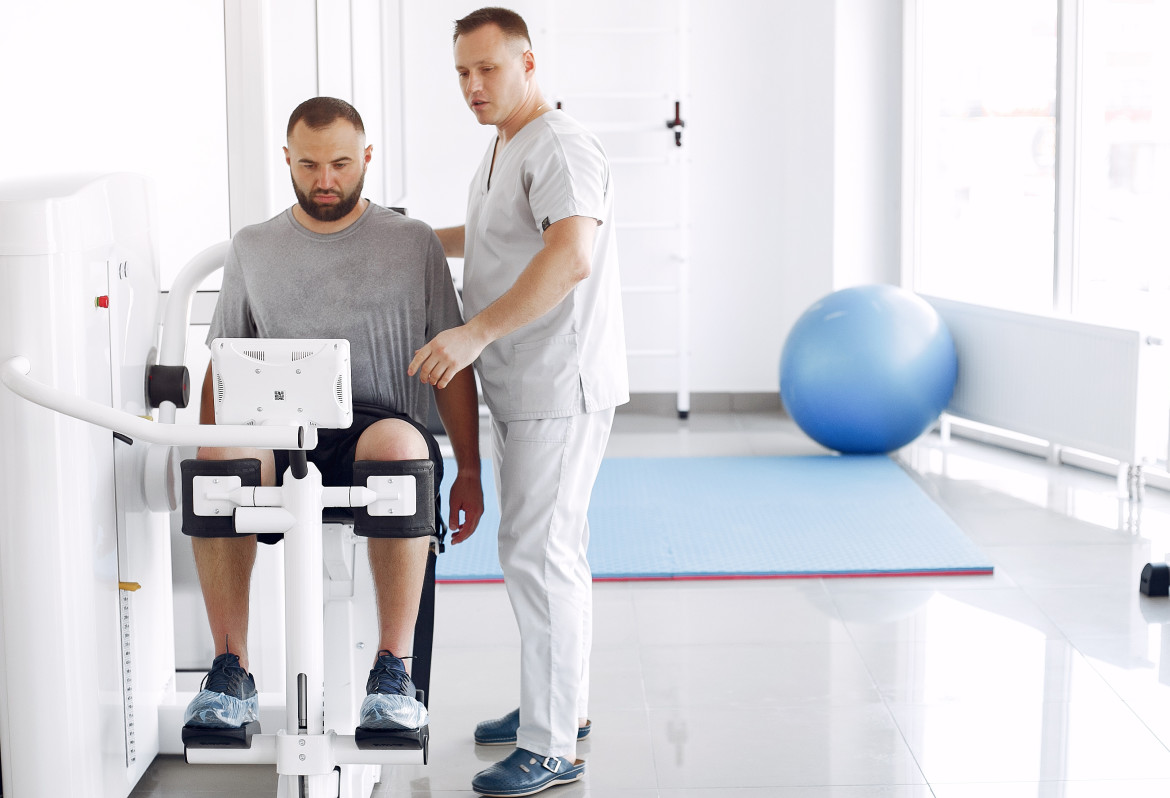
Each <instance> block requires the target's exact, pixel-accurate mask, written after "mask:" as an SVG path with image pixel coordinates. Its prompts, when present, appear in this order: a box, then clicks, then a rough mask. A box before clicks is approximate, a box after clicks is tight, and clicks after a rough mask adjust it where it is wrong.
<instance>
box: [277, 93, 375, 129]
mask: <svg viewBox="0 0 1170 798" xmlns="http://www.w3.org/2000/svg"><path fill="white" fill-rule="evenodd" d="M338 119H344V120H345V121H346V122H349V123H350V124H351V125H353V129H354V130H356V131H357V132H358V133H361V134H362V135H365V132H366V126H365V125H363V124H362V115H361V114H359V113H358V112H357V109H356V108H354V107H353V106H352V105H350V104H349V103H347V102H346V101H345V100H339V99H337V98H336V97H313V98H311V99H308V100H305V101H304V102H303V103H301V104H300V105H298V106H297V107H296V108H294V109H293V112H292V116H290V117H289V118H288V130H286V131H285V137H288V136H291V135H292V132H293V128H294V127H296V126H297V122H300V121H304V123H305V124H306V125H308V126H309V129H310V130H323V129H324V128H327V127H329V126H330V125H332V124H333V123H334V122H336V121H337V120H338Z"/></svg>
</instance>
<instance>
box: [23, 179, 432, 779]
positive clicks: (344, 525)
mask: <svg viewBox="0 0 1170 798" xmlns="http://www.w3.org/2000/svg"><path fill="white" fill-rule="evenodd" d="M151 222H152V220H151V210H150V197H149V189H148V187H147V185H146V184H145V181H144V180H143V179H142V178H139V177H136V176H133V175H112V176H106V177H102V178H97V179H73V180H69V179H63V180H58V181H54V182H44V183H39V184H37V185H35V186H29V185H22V186H0V280H2V282H0V284H3V285H4V287H5V291H4V292H2V294H0V380H2V381H3V383H4V385H5V386H7V388H8V390H0V507H2V508H3V513H4V517H5V524H4V527H3V529H0V700H2V701H3V706H4V710H5V711H4V712H2V713H0V778H2V786H3V793H4V794H5V795H14V796H15V795H50V794H61V795H72V796H103V797H106V798H108V797H114V798H117V797H118V796H125V795H128V794H129V792H130V791H131V790H132V789H133V788H134V785H135V784H136V783H137V781H138V780H139V779H140V778H141V776H142V774H143V773H144V772H145V769H146V767H148V766H149V764H150V762H151V761H152V760H153V758H154V756H155V755H156V754H157V753H159V752H166V751H168V750H174V748H173V745H174V743H171V742H167V741H168V740H174V741H179V740H180V735H181V731H180V728H179V727H180V726H181V722H180V721H179V719H180V718H181V715H182V710H183V707H184V706H185V703H186V698H187V696H184V695H183V694H182V693H181V692H179V691H177V690H176V673H175V669H174V629H173V621H172V612H171V610H172V604H171V600H172V594H171V590H172V585H171V572H170V555H171V553H170V545H169V536H168V534H167V531H166V526H167V522H168V515H169V513H170V511H172V510H174V509H176V508H177V506H178V503H179V496H180V494H181V481H180V479H179V472H180V470H181V469H180V468H179V464H178V460H179V457H178V455H177V451H178V450H177V447H180V446H188V447H189V446H229V445H231V446H251V447H255V448H269V449H286V450H289V451H290V452H300V453H301V455H299V456H298V457H297V458H295V460H299V459H301V458H302V457H303V452H304V451H305V450H306V449H308V448H311V446H312V444H313V441H314V437H315V427H314V424H313V422H312V420H311V419H305V418H301V419H299V420H296V421H297V423H296V424H291V423H289V422H288V420H287V419H285V420H284V421H282V422H281V423H279V424H272V423H262V424H238V425H230V424H225V425H215V426H202V427H200V426H196V425H181V424H175V423H174V419H175V410H176V408H177V407H181V406H183V405H184V404H185V403H186V401H187V398H188V395H189V380H188V378H187V376H186V372H185V369H184V368H183V365H182V364H183V362H184V354H185V342H186V333H187V330H186V328H187V321H188V319H189V314H190V301H191V294H193V292H194V290H195V288H197V286H198V285H199V283H200V282H202V279H203V277H205V276H206V275H207V274H208V273H210V271H213V270H214V269H216V268H218V267H219V265H222V255H223V250H224V248H225V246H224V245H217V247H212V248H209V250H207V251H205V252H204V253H201V255H200V256H197V257H196V259H195V260H194V261H193V262H192V265H191V268H189V269H185V270H184V272H183V273H182V274H181V275H180V276H179V278H177V279H176V281H175V285H174V287H173V288H172V291H171V294H170V297H169V300H168V301H167V302H166V307H165V314H164V318H163V330H162V337H161V339H159V338H158V334H157V333H158V321H159V315H160V312H159V310H160V305H161V303H160V295H159V286H158V265H157V263H158V261H157V248H156V246H155V242H154V241H153V239H152V237H151V230H152V229H153V225H152V223H151ZM156 340H158V341H159V343H158V346H156V345H155V342H156ZM270 420H271V419H270ZM290 470H291V469H290ZM299 470H300V467H299V466H298V471H299ZM304 470H305V475H304V476H303V477H297V478H295V479H292V480H289V482H291V483H292V484H291V485H290V484H289V483H288V482H286V486H285V487H284V488H276V489H273V490H276V491H280V494H279V495H277V494H272V493H270V492H268V491H264V490H259V491H257V492H256V495H258V496H259V497H260V498H259V499H256V498H254V497H253V498H248V499H244V501H245V502H252V503H253V504H255V506H249V505H248V504H247V503H245V504H243V505H241V504H240V503H239V500H240V499H241V498H242V497H241V494H239V493H237V494H231V492H230V491H229V492H228V494H229V495H226V496H225V495H220V494H221V493H222V492H220V493H217V494H216V495H214V496H213V497H211V498H209V493H214V491H211V489H207V490H205V491H204V493H203V494H202V499H201V501H207V502H211V503H213V504H214V503H215V502H219V503H221V506H220V508H219V509H220V510H221V513H222V512H223V510H224V506H226V505H225V504H223V503H226V504H228V505H232V507H233V509H232V515H233V516H239V517H241V524H242V525H243V528H250V525H260V526H263V525H269V526H281V525H284V524H286V523H287V524H288V530H289V531H286V542H285V543H284V544H283V545H284V548H285V551H284V555H285V558H284V559H285V565H286V574H285V582H286V585H294V586H299V587H300V589H295V590H294V592H295V593H296V595H295V596H290V595H289V593H288V591H287V589H286V595H285V601H286V613H287V617H288V619H289V625H288V628H289V630H290V631H289V633H287V634H286V636H285V642H286V646H287V649H288V652H289V653H288V656H287V657H286V663H287V664H286V668H287V674H286V678H285V680H284V681H285V684H284V685H283V687H284V695H285V701H284V704H285V705H284V706H283V707H281V706H272V705H271V702H269V704H268V705H265V704H263V703H262V710H261V721H262V723H261V725H262V727H263V729H264V730H265V731H268V732H270V733H268V734H265V733H263V732H261V733H259V734H258V735H257V734H255V733H254V734H253V735H252V736H251V740H250V741H249V740H248V739H247V734H246V732H245V735H244V736H245V739H244V741H243V742H244V744H245V746H247V747H233V748H229V747H226V746H224V745H222V744H212V745H209V744H208V743H207V741H206V740H204V741H200V740H195V739H189V740H188V741H187V744H186V745H183V743H182V742H179V743H178V745H179V746H180V747H179V750H183V749H184V748H185V750H186V753H187V757H188V761H191V762H206V763H214V762H271V763H274V764H275V765H276V768H277V771H278V774H279V778H280V788H279V790H280V794H281V795H289V796H294V795H313V796H319V795H330V796H347V797H348V796H358V795H361V796H365V795H368V794H369V792H370V790H372V787H373V784H374V783H376V782H377V780H378V778H379V775H380V768H381V766H382V765H384V764H390V763H400V762H413V763H418V762H425V760H426V755H427V746H426V740H425V739H424V738H423V737H422V736H421V735H419V736H418V737H417V739H416V740H415V745H413V746H409V745H407V742H408V741H403V740H398V741H389V740H387V739H386V738H382V739H381V740H379V739H377V737H378V735H375V739H374V740H373V741H372V742H371V741H369V740H363V741H361V744H359V741H358V740H357V735H356V734H353V733H352V732H353V729H354V725H353V723H354V722H356V721H355V720H354V721H351V720H350V718H356V703H355V702H356V701H360V697H359V696H360V695H362V694H364V689H363V688H364V677H365V674H366V673H368V670H369V668H370V665H371V664H372V660H373V655H374V652H373V651H370V650H367V651H362V650H360V649H357V648H356V647H355V645H354V643H353V631H352V630H353V627H354V612H355V611H354V606H355V605H356V604H357V603H358V602H357V601H355V600H353V599H352V598H351V597H352V596H353V595H354V593H355V591H357V590H358V587H357V586H358V585H360V583H361V578H360V577H361V576H362V567H361V565H360V557H359V556H358V553H359V552H360V550H361V549H362V548H363V547H362V545H361V541H360V540H359V539H357V538H356V537H355V535H354V534H353V531H352V530H353V521H352V520H350V519H348V518H334V517H332V516H331V515H330V516H329V517H328V518H327V520H329V522H330V523H326V524H324V525H323V524H322V514H321V508H322V507H329V506H330V505H332V506H334V507H335V508H336V510H326V513H327V514H330V513H334V512H336V511H345V510H346V509H347V508H348V507H351V506H353V505H354V504H358V505H361V506H366V505H368V504H370V503H375V502H390V503H391V504H392V503H393V501H395V499H393V497H389V496H384V495H382V493H380V492H379V491H378V490H374V491H372V493H365V492H363V490H350V489H348V488H342V489H340V490H344V491H345V492H346V496H345V497H344V500H343V499H342V497H340V495H339V494H337V493H336V491H333V490H331V489H327V488H325V487H324V486H320V485H319V477H318V479H317V481H316V482H314V481H313V477H312V471H311V470H310V469H308V468H305V469H304ZM313 470H315V469H313ZM192 485H194V480H192ZM357 487H358V488H361V487H362V486H357ZM201 490H203V488H202V487H201ZM365 490H370V489H369V488H366V489H365ZM397 500H398V501H401V499H397ZM192 501H194V500H192ZM257 502H259V503H258V504H257ZM424 506H425V505H424ZM213 510H214V508H213ZM241 510H243V512H242V515H241V513H240V511H241ZM277 519H279V520H277ZM290 519H291V520H290ZM294 540H295V541H297V542H296V543H295V545H290V544H291V543H293V541H294ZM438 545H439V544H438V541H437V540H436V541H433V542H432V550H431V555H430V561H429V564H428V572H427V580H426V583H425V585H426V586H425V588H424V596H423V605H422V607H421V608H420V617H419V623H418V625H417V627H416V644H415V645H416V649H415V650H416V656H418V655H421V656H418V658H417V660H416V662H415V664H414V668H413V671H414V672H413V678H414V681H415V683H416V686H417V687H418V688H419V689H420V692H421V693H422V696H423V698H424V703H425V699H426V697H427V695H428V694H429V656H428V655H429V652H430V646H431V637H430V636H431V633H432V630H433V600H434V593H433V590H434V561H435V555H436V553H437V547H438ZM302 549H303V550H302ZM323 575H324V581H323ZM302 615H304V616H306V617H307V618H308V622H307V626H311V627H312V631H310V632H306V633H304V634H301V633H299V632H292V631H291V630H293V629H294V628H298V629H299V628H307V627H306V626H303V623H304V622H303V619H302V618H301V616H302ZM318 630H320V631H318ZM326 655H327V656H326ZM302 674H304V678H301V675H302ZM264 698H265V694H263V693H262V698H261V700H262V702H264ZM302 720H303V721H304V722H303V723H302ZM249 742H250V745H248V743H249ZM404 746H405V747H404Z"/></svg>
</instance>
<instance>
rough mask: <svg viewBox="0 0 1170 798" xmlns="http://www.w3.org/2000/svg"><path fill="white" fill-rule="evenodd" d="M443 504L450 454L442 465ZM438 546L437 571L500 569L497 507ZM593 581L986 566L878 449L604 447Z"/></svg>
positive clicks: (444, 575)
mask: <svg viewBox="0 0 1170 798" xmlns="http://www.w3.org/2000/svg"><path fill="white" fill-rule="evenodd" d="M446 472H447V476H446V478H445V479H444V484H443V496H444V513H446V512H447V510H446V507H447V504H446V495H447V491H448V490H449V488H450V480H451V479H452V478H453V477H454V475H455V464H454V463H448V464H447V469H446ZM483 479H484V485H483V488H484V504H485V510H484V517H483V520H482V521H481V522H480V525H479V529H478V530H477V531H476V533H475V534H474V535H472V537H471V538H470V539H469V540H467V541H465V542H463V543H461V544H459V545H457V546H451V545H448V546H447V550H446V552H445V553H443V554H442V555H441V556H440V557H439V560H438V566H437V571H436V576H437V579H438V581H440V582H483V581H498V580H500V579H502V575H501V573H500V565H499V560H498V557H497V553H496V532H497V529H498V527H499V506H498V504H497V502H496V495H495V485H494V484H493V480H492V469H491V464H490V463H489V462H485V463H484V465H483ZM589 528H590V535H591V541H590V547H589V562H590V565H591V566H592V568H593V577H594V579H595V580H603V579H614V580H637V579H719V578H724V579H727V578H782V577H835V576H910V575H938V574H987V573H991V572H992V566H991V564H990V561H989V560H988V559H987V557H986V556H984V555H983V554H982V553H981V552H980V551H979V549H978V548H976V547H975V545H974V544H973V543H972V542H971V541H970V540H969V539H968V538H967V537H966V535H964V534H963V532H962V530H960V529H959V527H958V526H957V525H956V524H955V522H954V521H952V520H951V518H950V516H948V515H947V514H946V513H945V512H944V511H943V510H942V509H941V508H940V507H939V506H938V505H937V504H935V503H934V501H933V500H932V499H931V498H930V497H929V496H928V495H927V494H926V493H925V492H924V491H923V490H922V488H921V487H919V485H918V483H916V482H915V481H914V479H913V478H912V477H911V476H910V475H909V474H907V473H906V472H905V471H903V470H902V468H901V467H900V466H898V464H896V463H894V462H893V461H892V460H890V459H889V458H888V457H885V456H881V455H879V456H848V457H846V456H829V455H826V456H811V457H694V458H614V459H606V460H605V461H604V462H603V463H602V466H601V473H600V474H599V475H598V478H597V484H596V487H595V488H594V491H593V501H592V503H591V504H590V509H589Z"/></svg>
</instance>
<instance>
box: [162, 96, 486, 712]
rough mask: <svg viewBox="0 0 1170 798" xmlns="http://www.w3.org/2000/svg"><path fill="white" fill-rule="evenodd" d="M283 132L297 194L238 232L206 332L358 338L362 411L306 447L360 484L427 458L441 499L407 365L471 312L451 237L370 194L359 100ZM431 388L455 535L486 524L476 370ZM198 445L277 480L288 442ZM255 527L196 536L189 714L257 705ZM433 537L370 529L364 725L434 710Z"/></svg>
mask: <svg viewBox="0 0 1170 798" xmlns="http://www.w3.org/2000/svg"><path fill="white" fill-rule="evenodd" d="M287 139H288V146H287V147H285V148H284V153H285V161H286V162H287V163H288V164H289V166H290V168H291V172H292V184H293V189H294V191H295V193H296V197H297V204H296V205H293V206H292V207H291V208H289V209H287V210H285V211H284V212H282V213H281V214H280V215H278V216H276V217H274V218H273V219H270V220H269V221H267V222H264V223H262V224H257V225H252V226H250V227H246V228H244V229H243V230H240V231H239V233H237V234H236V236H235V237H234V238H233V239H232V242H231V247H230V249H229V250H228V254H227V258H226V261H225V263H224V269H223V285H222V288H221V289H220V294H219V302H218V304H217V305H216V308H215V315H214V317H213V319H212V323H211V331H210V333H209V334H208V338H207V340H208V342H210V341H211V340H212V339H213V338H346V339H348V340H349V342H350V368H351V384H352V391H353V410H354V412H353V424H352V426H351V427H350V428H349V429H344V430H320V431H319V442H318V445H317V447H316V448H315V449H314V450H312V451H310V452H309V460H310V461H311V462H313V463H315V464H316V465H317V467H318V468H319V469H320V470H321V475H322V481H323V483H324V484H326V485H349V484H351V483H352V473H353V464H354V461H355V460H358V461H361V460H377V461H387V460H421V459H424V458H430V459H431V460H432V461H434V463H435V492H436V497H437V495H438V490H439V483H440V481H441V478H442V466H443V460H442V457H441V455H440V453H439V448H438V444H437V443H436V442H435V439H434V438H433V437H432V436H431V434H430V433H429V432H428V431H427V429H426V426H425V420H426V417H427V411H428V407H429V403H428V397H427V395H426V393H425V392H424V391H425V390H429V388H428V387H427V386H424V385H422V384H421V383H419V382H418V381H417V380H411V379H408V378H407V374H406V369H407V365H408V364H409V363H410V360H411V358H412V357H413V356H414V353H415V351H416V350H417V349H419V348H420V347H421V346H423V345H424V344H425V343H426V342H427V341H429V340H430V339H431V338H433V337H434V336H435V335H436V334H437V333H439V332H442V331H443V330H446V329H449V328H451V327H455V326H457V325H459V324H461V323H462V319H461V317H460V313H459V308H458V304H457V300H456V297H455V291H454V287H453V286H452V283H451V275H450V272H449V271H448V269H447V261H446V259H445V257H444V255H443V249H442V246H441V245H440V244H439V241H438V239H437V238H436V236H435V234H434V232H433V231H432V230H431V229H430V227H428V226H427V225H426V224H424V223H423V222H420V221H416V220H412V219H409V218H407V217H405V216H403V215H401V214H399V213H396V212H395V211H392V210H389V209H387V208H383V207H380V206H378V205H375V204H374V203H372V202H370V201H369V200H367V199H363V198H362V196H361V192H362V185H363V183H364V180H365V173H366V166H367V164H369V162H370V159H371V157H372V151H373V147H372V146H366V143H365V128H364V126H363V124H362V120H361V117H360V116H359V115H358V113H357V111H356V110H355V109H354V108H353V107H352V106H350V105H349V104H348V103H346V102H344V101H342V100H336V99H333V98H328V97H316V98H313V99H311V100H307V101H305V102H304V103H302V104H301V105H300V106H298V107H297V108H296V110H295V111H293V114H292V116H291V118H290V119H289V123H288V131H287ZM434 396H435V401H436V404H437V407H438V410H439V415H440V417H441V419H442V421H443V425H444V426H445V427H446V430H447V433H448V435H449V436H450V439H451V443H452V446H453V448H454V450H455V458H456V462H457V465H458V469H459V472H458V476H457V478H456V479H455V481H454V484H453V486H452V488H451V494H450V503H451V508H450V516H449V520H450V528H451V530H452V532H453V537H452V540H453V541H454V542H460V541H462V540H463V539H465V538H466V537H467V536H469V535H471V533H472V532H474V531H475V527H476V524H477V523H478V522H479V518H480V515H482V513H483V494H482V490H481V487H480V474H479V464H480V460H479V413H478V403H477V397H476V388H475V381H474V378H473V376H472V373H471V370H470V369H465V370H464V371H463V372H462V373H460V374H459V375H458V376H457V379H456V380H453V381H452V382H451V383H450V385H448V386H447V387H446V388H443V389H442V390H439V389H435V391H434ZM212 401H213V394H212V385H211V369H210V366H209V367H208V371H207V376H206V377H205V378H204V382H203V395H202V405H201V409H200V421H201V422H202V423H204V424H212V423H215V418H214V406H213V404H212ZM198 456H199V459H201V460H230V459H237V458H257V459H259V460H260V463H261V481H262V484H265V485H274V484H278V483H279V481H280V479H281V478H282V475H283V473H284V470H285V468H286V467H287V465H288V456H287V453H284V452H278V453H276V454H275V455H274V453H273V452H271V451H260V450H254V449H238V448H236V449H231V448H219V449H209V448H202V449H200V450H199V455H198ZM460 512H462V514H463V523H460ZM436 517H438V516H436ZM259 537H260V538H261V539H264V538H276V539H279V537H280V536H279V535H272V536H267V535H260V536H259ZM256 540H257V536H243V535H240V536H232V537H193V538H192V546H193V549H194V553H195V563H196V566H197V568H198V572H199V582H200V586H201V587H202V590H203V599H204V603H205V605H206V608H207V617H208V622H209V623H210V626H211V634H212V637H213V639H214V641H215V651H216V657H215V661H214V663H213V664H212V668H211V671H210V673H208V675H207V678H206V679H205V681H204V684H203V688H202V690H201V691H200V693H199V694H198V695H197V696H196V697H195V699H194V700H193V701H192V702H191V705H190V706H189V707H188V708H187V713H186V716H185V718H184V722H185V723H187V724H190V725H193V726H204V727H239V726H242V725H243V724H245V723H248V722H249V721H252V720H256V719H257V717H258V702H257V698H256V685H255V681H254V680H253V678H252V676H251V674H250V673H248V647H247V641H248V592H249V580H250V578H251V572H252V565H253V563H254V562H255V558H256ZM264 542H266V543H269V542H275V540H271V539H269V540H264ZM429 542H430V541H429V537H428V536H423V537H404V538H391V537H371V538H370V540H369V553H370V567H371V570H372V572H373V578H374V584H375V588H376V592H377V604H378V620H379V627H380V628H379V635H380V640H379V643H378V654H377V656H376V659H375V662H374V667H373V670H372V671H371V672H370V678H369V681H368V683H367V685H366V692H367V696H366V699H365V701H364V702H363V704H362V709H361V720H360V723H359V725H360V726H362V727H365V728H381V729H416V728H418V727H420V726H421V725H423V724H425V723H426V719H427V716H426V708H425V707H424V706H423V705H422V704H421V703H419V702H418V701H417V700H416V699H415V689H414V685H413V683H412V682H411V680H410V676H409V669H408V667H407V666H406V664H405V662H404V660H408V659H409V658H410V656H411V655H412V654H413V645H414V625H415V621H416V618H417V615H418V607H419V600H420V596H421V592H422V587H423V580H424V578H425V573H426V563H427V554H428V547H429Z"/></svg>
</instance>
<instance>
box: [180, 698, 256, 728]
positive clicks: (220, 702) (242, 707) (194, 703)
mask: <svg viewBox="0 0 1170 798" xmlns="http://www.w3.org/2000/svg"><path fill="white" fill-rule="evenodd" d="M259 718H260V696H258V695H256V694H255V693H253V694H252V696H251V697H250V698H236V697H235V696H230V695H227V694H225V693H217V692H215V691H214V690H202V691H200V692H199V694H198V695H196V696H195V697H194V698H193V699H191V703H190V704H188V705H187V711H186V712H185V713H183V725H184V726H201V727H203V728H208V729H238V728H240V727H241V726H243V725H244V724H245V723H250V722H252V721H254V720H258V719H259Z"/></svg>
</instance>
